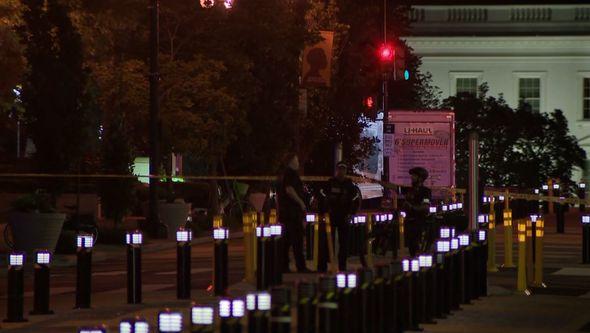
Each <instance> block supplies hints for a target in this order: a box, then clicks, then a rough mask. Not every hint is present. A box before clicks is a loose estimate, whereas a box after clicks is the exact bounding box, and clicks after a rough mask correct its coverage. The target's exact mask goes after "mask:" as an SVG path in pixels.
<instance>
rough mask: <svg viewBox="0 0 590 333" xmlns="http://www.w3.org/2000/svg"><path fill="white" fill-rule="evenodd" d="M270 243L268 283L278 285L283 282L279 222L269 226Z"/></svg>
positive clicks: (281, 240) (281, 230)
mask: <svg viewBox="0 0 590 333" xmlns="http://www.w3.org/2000/svg"><path fill="white" fill-rule="evenodd" d="M270 243H271V244H270V247H271V248H272V251H271V255H272V258H271V261H272V263H271V267H272V269H271V270H272V275H271V278H270V284H271V285H273V286H278V285H280V284H282V283H283V226H282V225H281V224H273V225H271V226H270Z"/></svg>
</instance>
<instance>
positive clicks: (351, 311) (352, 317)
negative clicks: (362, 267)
mask: <svg viewBox="0 0 590 333" xmlns="http://www.w3.org/2000/svg"><path fill="white" fill-rule="evenodd" d="M356 286H357V276H356V274H355V273H344V272H342V273H338V274H337V275H336V287H338V291H339V293H338V310H339V311H340V316H341V320H340V321H339V323H338V332H340V333H345V332H360V326H359V321H358V314H359V313H360V306H359V302H358V301H357V293H356ZM344 319H345V320H344ZM273 333H274V332H273Z"/></svg>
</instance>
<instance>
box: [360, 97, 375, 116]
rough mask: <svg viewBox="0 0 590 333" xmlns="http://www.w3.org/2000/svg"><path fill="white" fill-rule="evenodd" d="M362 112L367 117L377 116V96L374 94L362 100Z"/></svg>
mask: <svg viewBox="0 0 590 333" xmlns="http://www.w3.org/2000/svg"><path fill="white" fill-rule="evenodd" d="M363 106H364V112H363V113H364V114H365V115H366V116H367V117H369V118H375V117H377V98H376V96H367V97H365V99H364V100H363Z"/></svg>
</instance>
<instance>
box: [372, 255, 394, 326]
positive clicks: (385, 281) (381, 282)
mask: <svg viewBox="0 0 590 333" xmlns="http://www.w3.org/2000/svg"><path fill="white" fill-rule="evenodd" d="M375 271H376V273H377V274H376V279H375V282H374V286H375V322H376V324H375V331H376V332H377V333H386V332H387V328H388V326H387V320H388V318H389V313H388V311H389V309H391V304H389V303H390V297H391V295H390V294H389V293H388V292H387V291H388V288H389V287H390V285H391V283H390V279H391V271H390V267H389V265H377V266H376V267H375Z"/></svg>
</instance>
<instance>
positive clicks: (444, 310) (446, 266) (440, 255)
mask: <svg viewBox="0 0 590 333" xmlns="http://www.w3.org/2000/svg"><path fill="white" fill-rule="evenodd" d="M450 250H451V242H450V240H449V239H440V240H438V241H436V262H437V271H436V278H437V285H436V289H437V298H436V299H437V302H438V307H439V313H440V316H439V318H444V316H445V315H447V314H449V313H451V298H450V290H449V285H450V284H451V283H450V282H449V272H450V270H451V267H450V260H448V259H447V258H448V253H449V251H450Z"/></svg>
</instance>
